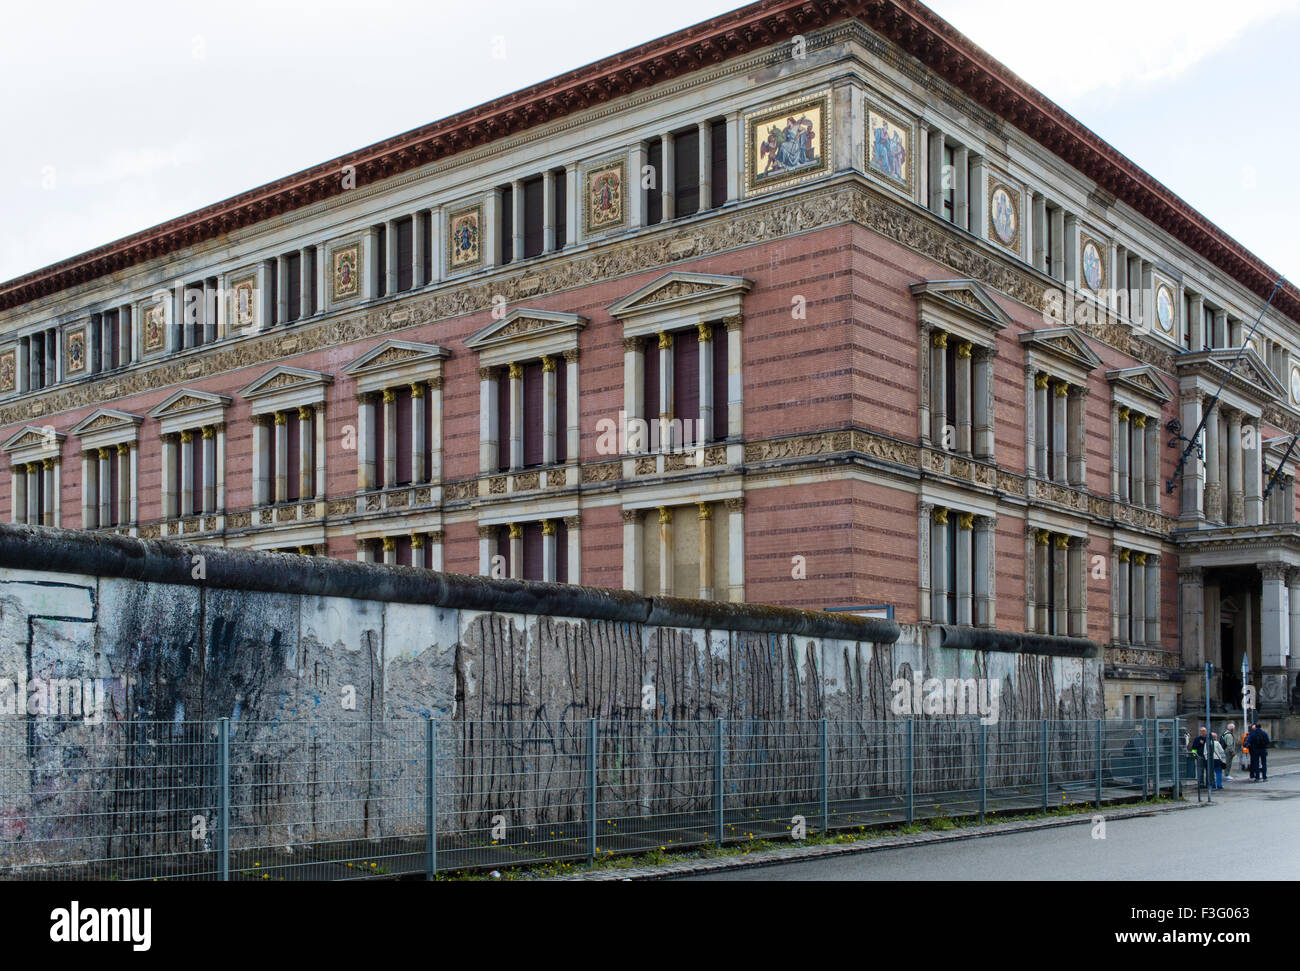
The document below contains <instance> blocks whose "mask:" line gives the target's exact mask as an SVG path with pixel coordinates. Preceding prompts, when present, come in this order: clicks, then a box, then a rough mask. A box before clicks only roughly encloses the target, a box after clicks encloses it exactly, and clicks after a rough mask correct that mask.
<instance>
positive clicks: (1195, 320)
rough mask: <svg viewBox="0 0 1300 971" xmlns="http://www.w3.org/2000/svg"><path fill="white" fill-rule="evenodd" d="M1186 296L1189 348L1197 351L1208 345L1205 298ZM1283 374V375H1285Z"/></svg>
mask: <svg viewBox="0 0 1300 971" xmlns="http://www.w3.org/2000/svg"><path fill="white" fill-rule="evenodd" d="M1188 296H1189V297H1191V301H1190V310H1189V312H1190V314H1191V319H1190V320H1189V321H1188V323H1189V324H1190V326H1191V332H1192V346H1191V348H1189V350H1193V351H1199V350H1201V348H1203V347H1207V346H1208V345H1209V341H1208V340H1207V339H1206V334H1205V298H1204V297H1203V296H1201V295H1200V294H1199V293H1192V294H1188ZM1283 376H1284V377H1285V375H1283ZM1183 424H1184V425H1186V424H1187V423H1186V422H1183ZM1192 427H1193V428H1195V427H1196V426H1195V425H1193V426H1192Z"/></svg>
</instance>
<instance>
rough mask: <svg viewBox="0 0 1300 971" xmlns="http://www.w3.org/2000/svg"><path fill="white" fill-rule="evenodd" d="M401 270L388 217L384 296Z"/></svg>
mask: <svg viewBox="0 0 1300 971" xmlns="http://www.w3.org/2000/svg"><path fill="white" fill-rule="evenodd" d="M400 270H401V264H400V263H399V262H398V259H397V220H396V219H389V220H388V221H387V222H385V223H384V265H383V267H382V268H381V271H382V272H383V274H384V296H387V297H391V296H392V295H393V294H395V293H396V292H397V281H398V274H399V273H400ZM384 553H385V562H388V561H387V553H388V547H387V546H385V547H384Z"/></svg>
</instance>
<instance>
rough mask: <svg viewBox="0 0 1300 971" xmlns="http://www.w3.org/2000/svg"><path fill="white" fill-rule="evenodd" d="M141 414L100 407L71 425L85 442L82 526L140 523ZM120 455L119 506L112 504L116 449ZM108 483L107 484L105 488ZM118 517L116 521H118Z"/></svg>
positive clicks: (115, 525)
mask: <svg viewBox="0 0 1300 971" xmlns="http://www.w3.org/2000/svg"><path fill="white" fill-rule="evenodd" d="M143 424H144V418H143V416H141V415H132V414H128V413H127V412H124V411H115V410H114V409H111V408H100V409H97V410H96V411H94V412H92V413H91V414H89V415H87V416H86V417H85V418H83V419H82V420H81V421H79V422H78V423H77V424H76V425H73V426H72V428H71V429H69V431H68V434H69V435H75V436H77V437H78V438H79V439H80V442H81V528H82V529H109V528H116V529H122V528H128V527H129V528H132V529H134V528H135V527H137V526H138V525H139V523H140V427H141V425H143ZM110 450H113V453H116V456H117V476H116V485H117V493H118V502H117V508H116V509H114V508H112V500H111V496H112V486H113V482H112V480H111V479H110V476H111V474H112V471H111V467H112V453H111V452H110ZM106 484H107V488H105V486H106ZM114 520H116V521H114Z"/></svg>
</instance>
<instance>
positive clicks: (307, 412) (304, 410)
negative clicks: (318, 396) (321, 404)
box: [298, 405, 312, 421]
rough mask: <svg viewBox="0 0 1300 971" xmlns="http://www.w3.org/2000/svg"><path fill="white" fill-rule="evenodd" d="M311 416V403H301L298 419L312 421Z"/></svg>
mask: <svg viewBox="0 0 1300 971" xmlns="http://www.w3.org/2000/svg"><path fill="white" fill-rule="evenodd" d="M311 416H312V409H311V405H299V406H298V420H299V421H311Z"/></svg>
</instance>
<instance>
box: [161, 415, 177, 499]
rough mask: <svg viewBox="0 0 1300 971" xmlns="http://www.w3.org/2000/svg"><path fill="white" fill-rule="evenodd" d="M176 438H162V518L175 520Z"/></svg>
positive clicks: (169, 436) (165, 436)
mask: <svg viewBox="0 0 1300 971" xmlns="http://www.w3.org/2000/svg"><path fill="white" fill-rule="evenodd" d="M176 451H177V445H176V436H175V435H164V436H162V518H163V519H175V518H176V516H177V508H178V507H177V499H176V466H177V463H178V456H177V454H176Z"/></svg>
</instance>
